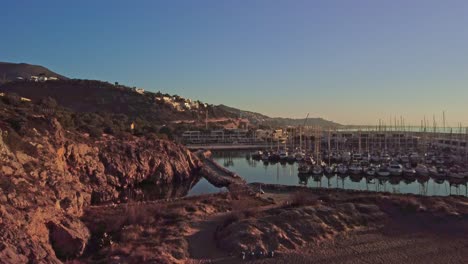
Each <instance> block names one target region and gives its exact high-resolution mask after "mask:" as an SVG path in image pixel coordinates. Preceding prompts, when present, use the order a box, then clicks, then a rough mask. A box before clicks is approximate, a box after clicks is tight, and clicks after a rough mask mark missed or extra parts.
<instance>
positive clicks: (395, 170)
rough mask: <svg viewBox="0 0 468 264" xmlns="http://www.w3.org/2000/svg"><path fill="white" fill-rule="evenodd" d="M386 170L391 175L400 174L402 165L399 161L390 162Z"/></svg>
mask: <svg viewBox="0 0 468 264" xmlns="http://www.w3.org/2000/svg"><path fill="white" fill-rule="evenodd" d="M388 171H389V172H390V174H391V175H393V176H400V175H401V174H402V173H403V166H401V164H399V163H391V164H390V166H389V167H388Z"/></svg>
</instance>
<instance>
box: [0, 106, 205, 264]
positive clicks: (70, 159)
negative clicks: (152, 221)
mask: <svg viewBox="0 0 468 264" xmlns="http://www.w3.org/2000/svg"><path fill="white" fill-rule="evenodd" d="M4 113H5V112H4ZM0 117H1V118H0V259H1V260H2V261H5V262H7V263H27V262H33V263H38V262H47V263H60V262H61V261H63V260H66V259H73V258H76V257H78V256H80V255H81V254H82V253H83V251H84V249H85V247H86V243H87V241H88V239H89V236H90V234H89V231H88V229H87V228H86V226H85V225H84V224H83V223H82V222H81V220H80V217H81V216H82V213H83V210H84V208H86V207H88V206H90V205H92V204H103V203H118V202H122V201H127V200H128V199H152V198H161V197H166V198H167V197H173V196H177V195H183V194H184V192H187V190H188V189H189V187H190V186H191V185H193V184H194V182H195V181H196V180H197V177H196V176H194V175H195V174H196V172H197V171H198V170H199V168H200V162H199V160H198V159H197V158H196V157H195V156H193V155H192V154H191V153H190V152H189V151H188V150H187V149H185V148H184V147H182V146H179V145H177V144H175V143H172V142H169V141H164V140H146V139H144V138H136V137H135V138H131V139H128V140H117V139H115V138H113V137H110V136H103V137H102V138H101V139H100V140H99V141H94V140H91V139H90V138H89V137H87V136H86V135H81V134H78V133H76V132H70V131H66V130H64V129H63V128H62V126H61V124H60V123H59V122H58V121H57V120H56V119H55V118H46V117H44V116H34V115H26V116H23V117H22V118H25V119H26V122H25V123H23V124H22V126H21V129H19V130H18V129H15V128H12V127H11V123H9V122H8V120H6V119H7V118H6V117H5V116H0ZM173 186H186V188H182V189H180V188H173ZM175 190H177V191H175Z"/></svg>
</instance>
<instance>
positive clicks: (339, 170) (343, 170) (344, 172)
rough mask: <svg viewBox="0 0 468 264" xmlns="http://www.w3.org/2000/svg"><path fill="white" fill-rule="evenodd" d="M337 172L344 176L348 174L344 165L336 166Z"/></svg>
mask: <svg viewBox="0 0 468 264" xmlns="http://www.w3.org/2000/svg"><path fill="white" fill-rule="evenodd" d="M337 171H338V173H339V174H346V173H348V168H347V167H346V165H344V164H340V165H338V168H337Z"/></svg>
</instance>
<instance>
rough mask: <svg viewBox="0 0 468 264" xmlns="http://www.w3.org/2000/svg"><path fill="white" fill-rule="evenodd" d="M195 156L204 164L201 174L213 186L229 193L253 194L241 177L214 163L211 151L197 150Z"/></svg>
mask: <svg viewBox="0 0 468 264" xmlns="http://www.w3.org/2000/svg"><path fill="white" fill-rule="evenodd" d="M195 154H196V155H197V156H198V158H199V159H200V160H201V161H203V164H204V165H203V167H202V169H201V174H202V175H203V177H205V179H206V180H208V181H209V182H210V183H211V184H213V185H214V186H216V187H226V188H227V189H228V190H229V191H230V192H236V193H239V192H242V193H243V192H246V193H249V194H254V193H255V192H254V191H253V190H252V188H251V187H250V186H249V185H248V184H247V182H246V181H245V180H244V179H243V178H242V177H241V176H239V175H238V174H237V173H235V172H232V171H230V170H228V169H226V168H224V167H223V166H221V165H219V164H218V163H217V162H216V161H214V160H213V159H212V157H211V151H209V150H199V151H197V152H195Z"/></svg>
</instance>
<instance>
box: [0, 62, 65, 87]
mask: <svg viewBox="0 0 468 264" xmlns="http://www.w3.org/2000/svg"><path fill="white" fill-rule="evenodd" d="M41 74H43V75H45V76H47V77H57V78H59V79H62V80H64V79H68V78H67V77H65V76H62V75H60V74H58V73H55V72H53V71H51V70H49V69H47V68H46V67H43V66H39V65H32V64H27V63H10V62H0V84H1V83H5V82H9V81H13V80H15V79H16V78H17V77H22V78H24V79H29V77H31V76H38V75H41Z"/></svg>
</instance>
